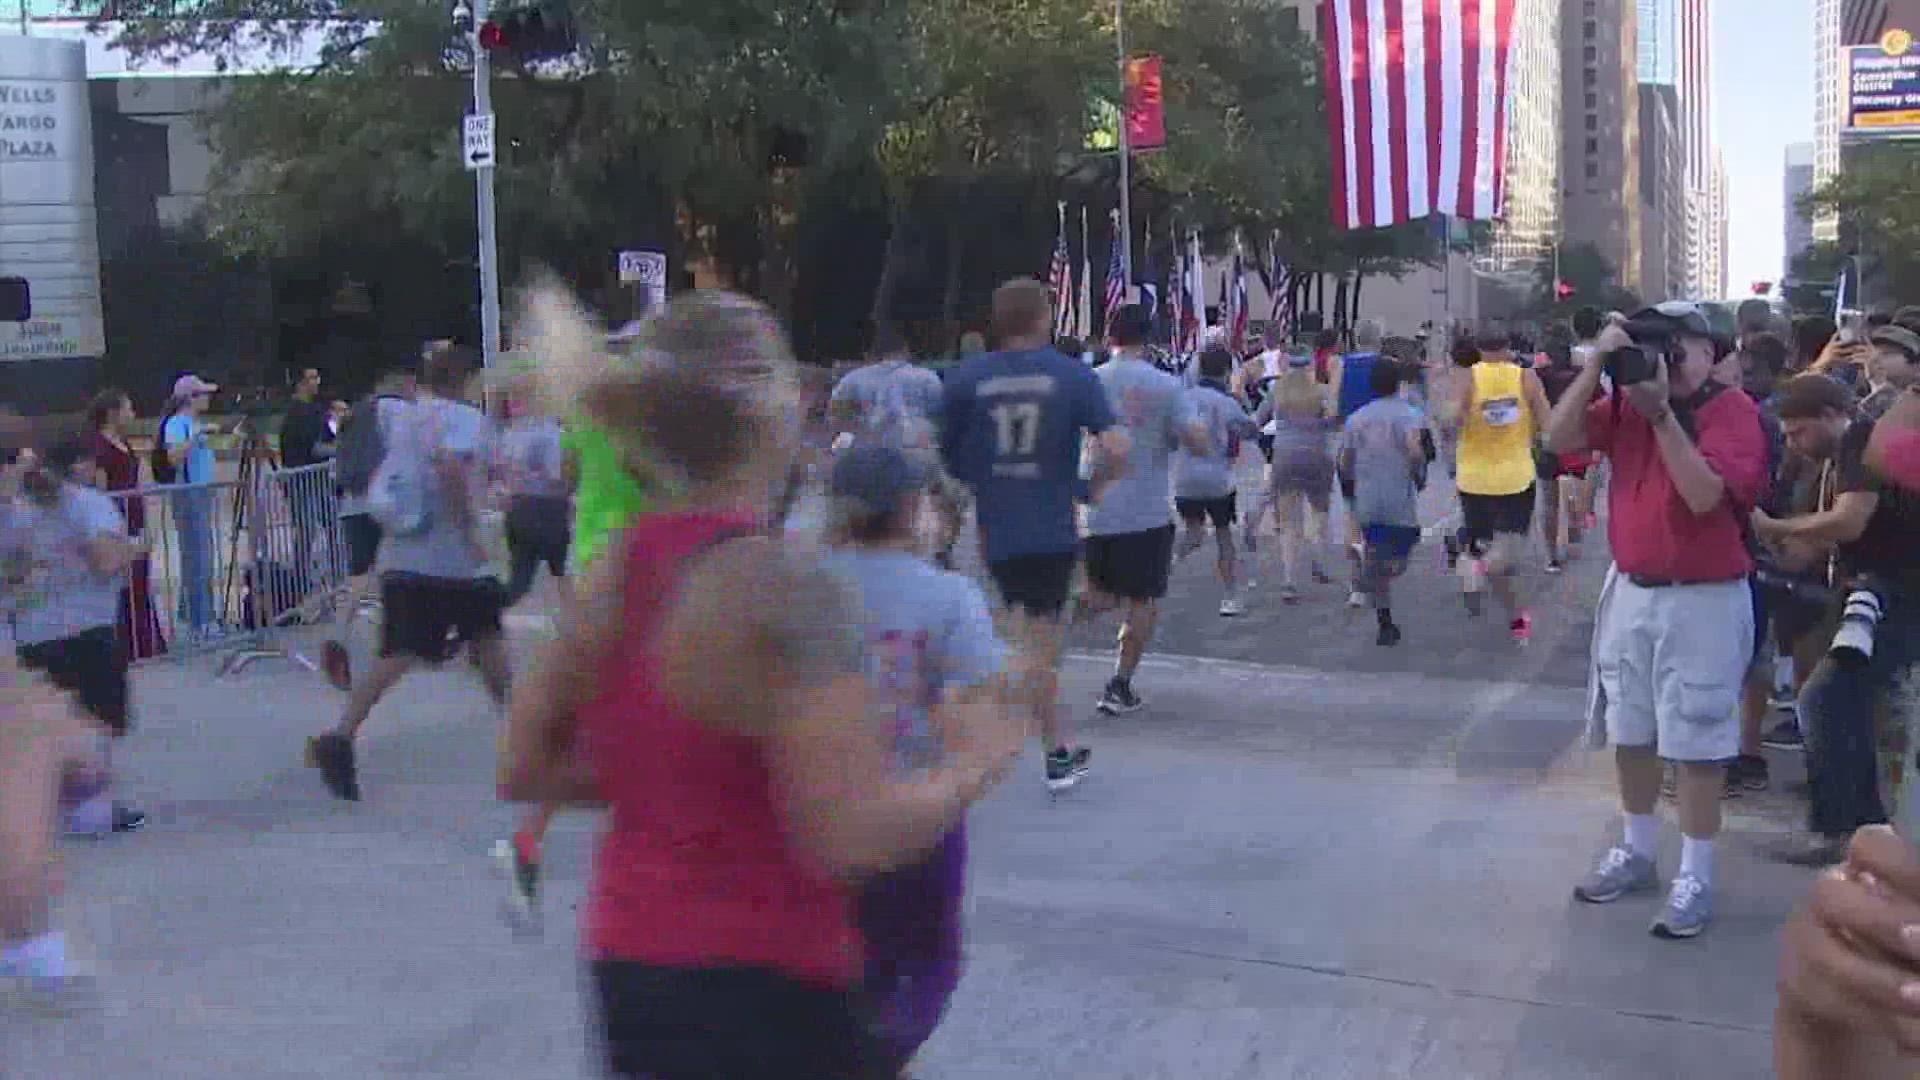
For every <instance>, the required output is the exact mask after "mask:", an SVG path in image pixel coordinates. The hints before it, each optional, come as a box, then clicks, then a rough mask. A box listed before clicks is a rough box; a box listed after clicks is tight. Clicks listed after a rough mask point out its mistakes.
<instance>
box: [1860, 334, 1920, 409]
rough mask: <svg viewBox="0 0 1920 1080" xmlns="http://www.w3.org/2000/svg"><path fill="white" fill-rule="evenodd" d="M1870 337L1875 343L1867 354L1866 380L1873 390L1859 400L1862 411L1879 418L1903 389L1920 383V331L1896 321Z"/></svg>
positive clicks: (1871, 342)
mask: <svg viewBox="0 0 1920 1080" xmlns="http://www.w3.org/2000/svg"><path fill="white" fill-rule="evenodd" d="M1867 340H1868V343H1869V344H1871V345H1872V346H1873V352H1872V353H1871V354H1870V355H1869V356H1868V357H1867V384H1868V385H1869V386H1871V387H1872V391H1871V392H1870V393H1868V394H1867V396H1866V398H1865V399H1864V400H1862V401H1861V402H1860V412H1861V414H1862V415H1864V416H1865V417H1866V418H1867V419H1869V420H1878V419H1880V418H1881V417H1883V416H1885V415H1887V410H1888V409H1891V408H1893V403H1894V402H1895V401H1897V400H1898V399H1899V397H1900V395H1901V394H1902V393H1904V392H1906V391H1907V390H1908V389H1910V388H1911V387H1913V386H1914V385H1915V384H1920V333H1916V332H1915V331H1913V330H1909V329H1907V328H1906V327H1904V326H1900V325H1898V324H1895V325H1891V326H1883V327H1880V328H1879V329H1878V330H1875V331H1874V332H1873V333H1872V335H1871V336H1870V337H1869V338H1868V339H1867Z"/></svg>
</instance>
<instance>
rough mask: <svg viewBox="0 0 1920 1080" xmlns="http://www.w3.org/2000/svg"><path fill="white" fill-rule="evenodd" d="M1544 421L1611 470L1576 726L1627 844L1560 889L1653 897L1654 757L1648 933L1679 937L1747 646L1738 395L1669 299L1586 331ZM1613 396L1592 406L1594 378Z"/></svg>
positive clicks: (1748, 434) (1699, 906)
mask: <svg viewBox="0 0 1920 1080" xmlns="http://www.w3.org/2000/svg"><path fill="white" fill-rule="evenodd" d="M1595 346H1596V347H1595V349H1594V350H1593V352H1591V353H1589V354H1588V355H1587V356H1585V357H1583V360H1584V361H1585V363H1584V366H1583V367H1582V368H1581V371H1580V377H1579V378H1578V379H1576V380H1575V381H1574V383H1573V385H1572V386H1571V387H1569V388H1568V390H1567V392H1566V393H1565V394H1564V395H1563V396H1562V397H1561V399H1560V403H1559V404H1558V405H1557V406H1555V407H1554V410H1553V415H1552V419H1551V420H1550V421H1549V422H1548V425H1547V441H1548V448H1549V449H1550V450H1552V451H1554V452H1555V453H1562V454H1565V453H1573V452H1576V451H1579V450H1586V449H1591V450H1598V451H1601V452H1603V453H1605V454H1607V455H1608V456H1609V458H1610V459H1611V460H1612V469H1613V482H1612V483H1611V484H1609V485H1608V489H1607V499H1608V522H1607V530H1608V533H1607V539H1608V542H1609V544H1610V545H1611V547H1612V549H1613V558H1614V565H1613V567H1612V568H1611V569H1610V570H1609V571H1608V573H1607V580H1606V585H1605V586H1604V587H1603V589H1602V590H1601V594H1600V600H1599V604H1598V610H1597V613H1596V617H1595V629H1594V639H1593V664H1594V670H1593V676H1592V678H1591V680H1590V685H1591V688H1592V692H1591V693H1590V694H1589V699H1590V708H1589V717H1588V719H1589V726H1590V728H1592V729H1594V730H1595V732H1596V734H1597V733H1598V730H1599V728H1600V726H1601V725H1602V724H1604V730H1605V734H1606V736H1607V739H1608V741H1610V742H1611V743H1612V744H1613V747H1614V763H1615V769H1616V771H1617V774H1618V778H1619V784H1620V802H1621V805H1622V809H1623V810H1624V811H1625V829H1624V833H1625V835H1624V838H1623V839H1622V841H1621V842H1620V844H1618V845H1616V846H1615V847H1613V848H1611V849H1610V850H1608V851H1607V852H1606V854H1605V855H1604V856H1603V857H1602V858H1601V860H1600V862H1599V865H1598V866H1597V867H1596V868H1595V870H1594V871H1593V873H1592V874H1591V875H1590V876H1589V877H1588V878H1587V879H1586V880H1585V881H1583V882H1582V883H1581V884H1580V885H1578V886H1577V887H1576V888H1575V889H1574V896H1575V897H1576V898H1577V899H1580V900H1583V901H1585V902H1587V903H1594V904H1604V903H1608V902H1611V901H1614V900H1618V899H1620V898H1621V897H1623V896H1626V895H1627V894H1629V893H1635V892H1645V891H1650V890H1652V889H1654V888H1656V887H1657V885H1658V874H1657V872H1656V869H1655V864H1654V858H1655V853H1656V852H1657V850H1658V842H1659V818H1658V817H1657V816H1655V806H1656V804H1657V802H1658V800H1659V797H1660V780H1661V772H1662V766H1661V762H1662V759H1665V760H1667V761H1671V762H1674V763H1676V764H1677V765H1678V781H1677V788H1678V796H1679V804H1680V815H1679V816H1680V831H1681V833H1682V836H1683V839H1682V842H1681V852H1680V872H1679V874H1678V875H1677V876H1676V877H1675V878H1674V879H1673V883H1672V887H1671V889H1670V890H1669V892H1668V896H1667V901H1666V904H1665V906H1664V908H1663V910H1662V911H1661V913H1660V915H1659V916H1658V917H1656V918H1655V920H1654V922H1653V925H1652V927H1651V929H1652V932H1653V933H1654V934H1655V935H1656V936H1659V937H1668V938H1690V937H1694V936H1696V935H1698V934H1699V933H1701V932H1702V931H1703V930H1705V929H1706V927H1707V924H1708V923H1709V921H1711V919H1712V916H1713V900H1712V885H1713V841H1714V838H1715V837H1716V836H1717V835H1718V834H1719V831H1720V798H1721V794H1722V790H1723V787H1724V784H1725V773H1726V764H1727V762H1729V761H1732V760H1733V759H1735V758H1736V757H1738V756H1739V753H1740V721H1739V716H1738V705H1739V701H1740V688H1741V685H1742V682H1743V681H1744V678H1745V675H1746V671H1747V666H1748V661H1749V659H1750V658H1751V656H1752V649H1753V604H1752V598H1751V596H1750V595H1749V592H1748V588H1747V580H1746V579H1747V575H1748V574H1749V573H1751V572H1752V571H1753V558H1752V556H1751V555H1750V554H1749V553H1748V551H1747V545H1746V538H1745V523H1744V519H1745V517H1746V514H1747V511H1748V510H1749V509H1750V508H1751V507H1752V506H1753V505H1754V504H1755V503H1756V502H1757V501H1758V499H1759V497H1760V495H1761V493H1762V490H1763V489H1764V487H1765V485H1766V472H1767V446H1766V437H1765V435H1764V434H1763V433H1762V431H1761V427H1760V415H1759V410H1758V408H1757V407H1756V406H1755V405H1754V403H1753V399H1752V398H1750V397H1748V396H1747V395H1746V394H1743V393H1739V392H1738V391H1734V392H1728V391H1729V390H1730V388H1729V387H1727V386H1726V385H1724V384H1722V383H1719V382H1716V381H1714V380H1713V379H1712V378H1711V372H1712V369H1713V364H1714V361H1715V359H1716V357H1717V356H1718V355H1719V353H1720V351H1721V345H1720V344H1719V343H1718V342H1716V340H1715V338H1714V335H1713V331H1712V328H1711V327H1710V326H1709V324H1708V322H1707V319H1706V316H1705V314H1704V313H1703V312H1702V311H1701V310H1700V308H1699V307H1698V306H1697V305H1695V304H1692V303H1687V302H1669V303H1666V304H1661V305H1660V306H1658V307H1656V308H1651V309H1648V310H1647V311H1644V312H1641V313H1640V314H1639V315H1638V316H1636V317H1634V318H1633V319H1631V320H1627V321H1625V322H1616V323H1615V324H1613V325H1610V326H1608V327H1607V328H1606V329H1605V330H1603V331H1601V333H1600V336H1599V338H1598V339H1597V340H1596V341H1595ZM1603 371H1604V372H1606V373H1608V374H1610V375H1611V377H1612V379H1613V384H1614V388H1615V389H1614V393H1613V394H1611V395H1609V396H1607V397H1603V398H1601V399H1600V400H1597V401H1596V400H1594V397H1595V393H1596V391H1598V390H1599V388H1600V378H1601V375H1602V373H1603Z"/></svg>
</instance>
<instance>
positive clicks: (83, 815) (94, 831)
mask: <svg viewBox="0 0 1920 1080" xmlns="http://www.w3.org/2000/svg"><path fill="white" fill-rule="evenodd" d="M146 825H147V814H146V811H144V810H140V809H138V808H137V807H132V806H128V805H127V804H125V803H119V802H116V803H114V804H113V805H112V807H111V808H110V810H109V811H108V812H107V813H104V814H102V813H98V812H89V808H88V807H86V806H82V807H81V808H80V809H77V810H75V811H74V812H73V813H72V814H69V815H68V816H67V828H66V831H67V835H68V836H71V837H75V838H77V839H86V840H99V839H101V838H103V837H107V836H111V835H113V834H115V833H131V832H139V831H140V830H141V829H144V828H146Z"/></svg>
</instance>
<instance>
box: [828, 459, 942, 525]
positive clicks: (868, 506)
mask: <svg viewBox="0 0 1920 1080" xmlns="http://www.w3.org/2000/svg"><path fill="white" fill-rule="evenodd" d="M928 479H929V470H928V468H927V466H926V465H924V464H922V463H920V462H918V461H916V460H914V459H913V458H912V457H909V456H908V455H907V454H906V453H904V452H903V451H900V450H896V449H894V448H893V447H890V446H861V445H858V444H856V445H854V446H851V447H848V448H847V449H846V450H845V451H843V452H842V453H841V454H840V456H839V457H838V458H836V459H835V460H834V463H833V473H832V475H831V476H830V477H829V478H828V481H827V489H828V491H829V492H830V493H831V494H832V495H833V498H834V500H835V501H836V502H838V503H840V504H841V505H842V506H844V507H845V508H846V509H847V510H849V511H853V512H857V513H862V514H869V515H872V514H884V513H887V512H889V511H891V510H892V509H893V508H894V507H896V506H898V505H900V500H902V499H904V498H906V497H907V496H908V495H911V494H913V493H914V492H916V491H920V490H921V489H923V488H925V487H926V486H927V481H928Z"/></svg>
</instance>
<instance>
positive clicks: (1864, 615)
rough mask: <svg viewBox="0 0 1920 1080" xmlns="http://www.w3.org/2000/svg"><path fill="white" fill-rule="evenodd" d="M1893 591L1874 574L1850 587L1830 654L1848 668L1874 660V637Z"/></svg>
mask: <svg viewBox="0 0 1920 1080" xmlns="http://www.w3.org/2000/svg"><path fill="white" fill-rule="evenodd" d="M1888 595H1889V590H1888V589H1886V587H1885V586H1884V583H1882V582H1881V581H1880V580H1879V579H1878V578H1875V577H1874V576H1872V575H1871V574H1869V575H1866V576H1864V577H1861V578H1858V579H1856V580H1855V581H1854V582H1853V585H1852V587H1850V588H1849V589H1848V590H1847V601H1846V605H1845V606H1844V607H1843V608H1842V609H1841V611H1840V629H1839V630H1837V631H1835V632H1834V635H1833V645H1832V646H1831V647H1829V648H1828V649H1827V655H1828V656H1831V657H1833V659H1834V660H1835V661H1836V662H1838V663H1840V664H1843V665H1846V666H1848V667H1858V666H1863V665H1865V664H1866V663H1867V661H1869V660H1872V659H1873V638H1874V634H1875V632H1876V631H1878V630H1879V629H1880V620H1881V619H1882V618H1884V617H1885V616H1886V613H1887V599H1888Z"/></svg>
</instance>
